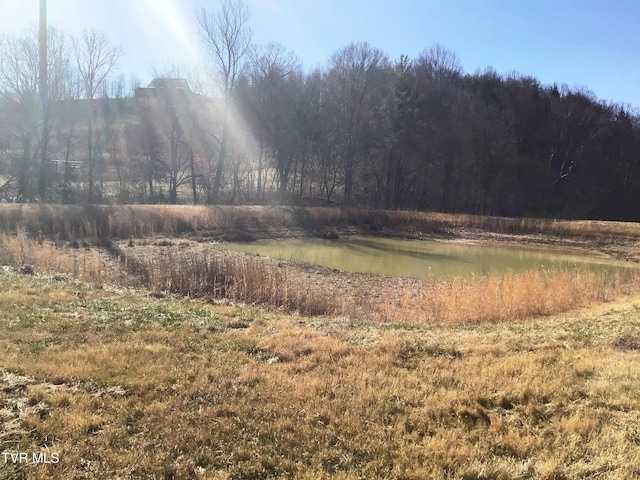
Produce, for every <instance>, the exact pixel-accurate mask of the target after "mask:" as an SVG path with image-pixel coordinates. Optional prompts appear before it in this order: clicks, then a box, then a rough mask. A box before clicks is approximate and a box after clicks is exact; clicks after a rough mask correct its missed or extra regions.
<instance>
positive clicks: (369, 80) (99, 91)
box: [0, 0, 640, 220]
mask: <svg viewBox="0 0 640 480" xmlns="http://www.w3.org/2000/svg"><path fill="white" fill-rule="evenodd" d="M195 14H196V20H197V23H198V28H199V33H200V37H201V42H202V52H203V54H204V57H205V58H206V59H207V60H208V66H209V70H208V71H207V73H206V75H205V76H204V77H203V80H202V79H199V80H198V81H196V82H192V83H191V86H192V88H194V90H195V93H194V92H193V91H191V90H189V89H187V88H184V82H181V81H179V79H180V78H182V77H186V76H187V75H186V74H185V73H184V72H181V71H180V70H179V69H165V71H161V72H158V74H157V76H158V77H161V78H163V77H164V78H165V82H164V83H163V82H158V84H157V86H156V88H153V89H146V90H145V91H143V90H144V89H143V90H141V91H140V92H139V93H140V94H139V95H135V94H134V92H135V90H136V88H137V87H139V86H140V83H139V81H137V80H135V79H133V80H130V81H129V82H128V85H127V82H126V81H125V80H124V77H123V76H120V77H115V78H114V75H113V72H114V69H115V67H116V66H117V63H118V61H119V59H120V56H121V53H122V50H121V49H120V48H119V47H116V46H113V45H112V44H111V43H110V42H109V40H108V39H107V38H106V36H104V35H103V34H101V33H99V32H95V31H88V32H84V33H83V34H82V35H81V36H80V37H79V38H77V39H68V38H67V37H65V36H64V35H63V34H62V33H60V32H58V31H56V30H55V29H50V30H49V57H48V62H49V83H48V89H49V92H48V93H49V98H50V101H49V102H48V104H47V105H42V104H41V102H40V100H39V98H40V97H39V92H38V50H37V32H35V31H33V32H26V33H24V34H22V35H14V36H8V35H4V36H2V37H0V200H4V201H16V202H37V201H40V202H62V203H87V202H88V203H101V202H120V203H143V202H144V203H159V202H166V203H187V202H188V203H204V204H217V203H258V204H260V203H276V202H277V203H284V204H294V205H346V206H361V207H368V208H384V209H415V210H431V211H442V212H465V213H474V214H482V215H486V214H492V215H506V216H533V217H557V218H599V219H615V220H640V116H639V115H638V112H637V111H634V110H633V109H631V108H630V107H628V106H624V105H619V104H613V103H606V102H602V101H599V100H598V99H597V98H596V97H595V96H594V95H593V94H592V93H591V92H589V91H588V90H586V89H583V88H569V87H567V86H564V85H563V86H557V85H541V84H540V82H539V81H538V80H536V79H535V78H533V77H531V76H526V75H519V74H511V75H506V76H505V75H499V74H497V73H496V72H495V71H494V70H492V69H490V68H488V69H486V70H484V71H478V72H475V73H473V74H469V73H465V72H464V71H463V69H462V67H461V65H460V62H459V59H458V58H457V56H456V54H455V53H453V52H451V51H449V50H447V49H445V48H443V47H442V46H439V45H435V46H433V47H430V48H428V49H425V50H424V51H423V52H422V53H421V54H420V55H419V56H418V57H417V58H413V59H411V58H409V57H407V56H401V57H400V58H397V59H394V60H392V59H390V58H389V57H388V56H387V55H386V54H385V53H384V52H383V51H382V50H380V49H378V48H375V47H373V46H371V45H370V44H368V43H366V42H361V43H352V44H349V45H347V46H345V47H344V48H342V49H340V50H338V51H337V52H335V53H334V54H333V55H332V56H331V57H330V58H329V60H328V62H327V63H326V65H325V66H324V67H319V68H316V69H314V70H311V71H305V70H304V69H303V67H302V63H301V61H300V60H299V59H298V57H296V55H295V54H294V53H293V52H290V51H288V50H287V49H286V48H284V47H283V46H281V45H278V44H269V45H265V46H258V45H254V44H253V43H252V40H251V31H250V29H249V11H248V9H247V8H246V7H245V6H244V5H243V4H242V3H241V2H240V1H238V0H227V1H224V2H222V5H221V7H220V9H219V10H218V11H216V12H209V11H207V10H205V9H202V10H199V11H197V12H196V13H195ZM143 93H144V94H143ZM45 109H46V112H45ZM43 122H47V128H46V129H43V128H42V126H43ZM43 132H46V134H43ZM45 135H46V137H47V138H43V136H45ZM43 142H47V153H48V155H47V158H46V159H45V160H41V157H40V156H39V151H40V149H41V148H42V146H43Z"/></svg>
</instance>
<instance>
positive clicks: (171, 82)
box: [135, 78, 193, 98]
mask: <svg viewBox="0 0 640 480" xmlns="http://www.w3.org/2000/svg"><path fill="white" fill-rule="evenodd" d="M135 95H136V98H149V97H160V96H163V97H164V96H168V95H171V96H176V95H183V96H190V95H193V92H192V91H191V89H190V88H189V82H187V80H186V79H184V78H154V79H153V80H151V83H150V84H149V86H148V87H146V88H145V87H139V88H136V91H135Z"/></svg>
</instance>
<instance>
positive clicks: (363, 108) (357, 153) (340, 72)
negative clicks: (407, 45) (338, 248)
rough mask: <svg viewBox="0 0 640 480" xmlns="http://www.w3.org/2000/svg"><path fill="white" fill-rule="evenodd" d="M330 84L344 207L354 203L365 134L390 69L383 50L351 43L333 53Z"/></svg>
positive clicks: (365, 44)
mask: <svg viewBox="0 0 640 480" xmlns="http://www.w3.org/2000/svg"><path fill="white" fill-rule="evenodd" d="M330 65H331V70H330V72H329V80H330V81H331V82H332V89H333V92H332V97H333V101H334V102H335V103H334V107H335V114H336V124H335V126H336V129H337V134H336V136H337V137H338V143H339V147H338V148H340V157H341V161H342V165H343V168H344V199H343V201H344V203H345V204H350V203H352V202H353V193H354V184H355V174H356V169H357V166H358V163H359V162H360V161H361V157H362V153H363V148H362V147H363V141H364V133H365V129H366V126H367V124H368V123H369V119H370V116H371V114H372V113H373V111H374V110H375V108H374V105H373V104H374V101H375V99H376V98H377V99H378V100H379V99H380V98H379V97H376V90H377V89H378V88H379V87H380V86H381V84H382V82H381V80H382V79H383V78H384V77H383V75H381V74H382V73H383V72H384V69H385V68H388V66H389V60H388V59H387V57H386V55H385V54H384V52H382V50H379V49H377V48H374V47H372V46H371V45H369V44H368V43H367V42H364V43H351V44H350V45H347V46H346V47H344V48H343V49H341V50H339V51H338V52H336V53H334V54H333V55H332V56H331V60H330Z"/></svg>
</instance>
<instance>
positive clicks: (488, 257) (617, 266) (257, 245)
mask: <svg viewBox="0 0 640 480" xmlns="http://www.w3.org/2000/svg"><path fill="white" fill-rule="evenodd" d="M218 246H219V247H220V248H225V249H230V250H236V251H241V252H247V253H254V254H259V255H264V256H267V257H271V258H275V259H278V260H287V261H293V262H298V263H311V264H316V265H321V266H324V267H329V268H335V269H338V270H343V271H349V272H363V273H375V274H380V275H390V276H398V277H413V278H421V279H438V278H446V277H451V276H467V277H474V276H480V275H485V274H488V273H493V272H504V271H507V270H513V271H514V272H524V271H531V270H536V269H543V270H568V271H575V270H592V271H606V272H614V271H620V270H630V269H631V268H634V267H631V266H629V264H627V263H625V262H618V261H615V260H610V259H602V258H596V257H589V256H586V255H584V254H581V253H576V252H573V253H572V252H568V251H564V252H563V251H557V250H555V249H554V250H548V251H547V250H542V249H538V248H525V247H512V246H495V245H487V244H484V245H470V244H462V243H457V242H439V241H424V240H400V239H390V238H369V237H344V238H341V239H339V240H324V239H317V238H305V239H285V240H266V241H258V242H252V243H228V244H221V245H218ZM634 269H635V268H634Z"/></svg>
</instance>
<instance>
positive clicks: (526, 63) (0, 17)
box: [0, 0, 640, 109]
mask: <svg viewBox="0 0 640 480" xmlns="http://www.w3.org/2000/svg"><path fill="white" fill-rule="evenodd" d="M246 3H247V5H248V6H249V9H250V11H251V20H250V26H251V28H252V30H253V32H254V41H255V42H256V43H262V44H265V43H268V42H270V41H275V42H278V43H280V44H282V45H283V46H284V47H286V48H287V49H289V50H291V51H293V52H295V53H296V54H297V55H298V56H299V57H300V58H301V60H302V62H303V64H304V66H305V68H307V69H311V68H313V67H315V66H318V65H319V66H323V65H326V64H327V61H328V59H329V57H330V56H331V54H332V53H333V52H335V51H336V50H338V49H340V48H341V47H344V46H345V45H347V44H348V43H350V42H352V41H365V40H366V41H368V42H369V43H371V44H372V45H373V46H376V47H378V48H380V49H382V50H383V51H385V52H386V53H387V54H388V55H389V57H390V59H391V60H394V59H396V58H398V57H399V56H400V54H407V55H409V56H410V57H416V56H418V55H419V53H420V52H421V51H422V50H424V49H425V48H428V47H430V46H432V45H434V44H435V43H440V44H441V45H443V46H444V47H445V48H447V49H449V50H452V51H454V52H455V53H456V54H457V55H458V56H459V57H460V60H461V63H462V66H463V68H464V70H465V72H467V73H474V72H475V71H476V70H478V69H481V70H483V69H485V68H486V67H488V66H492V67H493V68H494V69H495V70H497V71H498V73H500V74H508V73H510V72H513V71H517V72H519V73H521V74H526V75H531V76H533V77H536V78H538V79H539V80H540V81H541V83H543V84H545V85H548V84H552V83H554V82H555V83H558V84H559V85H560V84H563V83H566V84H567V85H569V86H570V87H574V86H581V87H586V88H587V89H589V90H591V91H593V92H594V93H595V95H596V96H597V97H598V98H599V99H601V100H605V101H614V102H617V103H622V104H629V105H631V106H633V107H634V108H639V109H640V0H388V1H377V0H370V1H365V0H360V1H358V0H313V1H309V0H246ZM218 5H219V2H218V1H217V0H108V1H104V0H48V12H47V13H48V21H49V24H50V25H54V26H56V27H57V28H58V29H60V30H62V31H64V32H68V33H78V32H80V31H81V30H82V29H84V28H95V29H100V30H103V31H104V32H105V33H106V34H107V35H108V36H109V38H110V39H111V40H112V42H113V43H115V44H118V45H121V46H122V47H123V48H124V52H125V54H124V56H123V58H122V61H121V64H120V69H119V73H122V74H124V75H125V76H127V77H128V76H130V75H131V74H133V75H136V76H138V77H139V78H140V79H141V80H142V83H143V84H146V83H147V82H148V81H150V79H151V77H152V70H153V68H154V67H155V68H156V69H162V68H163V67H165V66H168V65H170V64H175V65H183V66H187V65H190V64H196V63H197V57H198V54H199V53H200V52H201V48H200V44H199V40H198V37H197V35H196V33H195V31H196V28H197V27H196V24H195V20H194V15H193V11H194V8H199V7H205V8H207V9H208V10H211V11H215V10H216V9H217V8H218ZM38 6H39V0H0V32H2V33H18V32H20V31H22V30H23V29H25V28H27V27H28V26H29V25H35V24H36V23H37V19H38Z"/></svg>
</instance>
